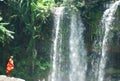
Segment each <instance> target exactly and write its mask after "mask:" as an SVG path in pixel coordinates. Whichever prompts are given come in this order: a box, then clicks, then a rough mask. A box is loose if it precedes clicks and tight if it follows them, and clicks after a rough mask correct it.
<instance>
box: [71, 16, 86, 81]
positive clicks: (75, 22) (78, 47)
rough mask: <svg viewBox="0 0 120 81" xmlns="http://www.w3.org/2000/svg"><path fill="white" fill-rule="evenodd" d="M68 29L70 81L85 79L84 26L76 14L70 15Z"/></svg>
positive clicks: (83, 80) (82, 80)
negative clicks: (69, 31)
mask: <svg viewBox="0 0 120 81" xmlns="http://www.w3.org/2000/svg"><path fill="white" fill-rule="evenodd" d="M70 30H71V33H70V39H69V44H70V81H85V78H86V77H85V75H86V74H85V73H86V69H87V63H86V58H85V57H86V54H87V53H86V50H85V48H84V46H85V45H84V39H83V31H84V26H83V23H82V22H81V19H80V18H79V16H77V15H76V14H72V16H71V24H70Z"/></svg>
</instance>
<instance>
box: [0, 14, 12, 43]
mask: <svg viewBox="0 0 120 81" xmlns="http://www.w3.org/2000/svg"><path fill="white" fill-rule="evenodd" d="M8 24H9V23H2V17H1V16H0V42H2V43H3V44H4V43H5V41H6V42H9V40H10V39H14V36H13V35H12V34H13V33H14V32H12V31H10V30H8V29H6V28H5V26H6V25H8Z"/></svg>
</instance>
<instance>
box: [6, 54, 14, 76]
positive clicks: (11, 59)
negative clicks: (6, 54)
mask: <svg viewBox="0 0 120 81" xmlns="http://www.w3.org/2000/svg"><path fill="white" fill-rule="evenodd" d="M13 69H14V61H13V56H10V59H9V61H8V63H7V67H6V74H7V75H8V76H9V75H10V73H11V71H12V70H13Z"/></svg>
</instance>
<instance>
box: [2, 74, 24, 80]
mask: <svg viewBox="0 0 120 81" xmlns="http://www.w3.org/2000/svg"><path fill="white" fill-rule="evenodd" d="M0 81H25V80H23V79H20V78H15V77H7V76H5V75H0Z"/></svg>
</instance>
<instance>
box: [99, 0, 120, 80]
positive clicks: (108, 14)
mask: <svg viewBox="0 0 120 81" xmlns="http://www.w3.org/2000/svg"><path fill="white" fill-rule="evenodd" d="M119 4H120V0H119V1H116V2H115V3H113V4H112V5H111V6H110V7H109V8H108V9H107V10H105V12H104V14H103V17H102V20H101V23H102V25H101V26H102V30H103V31H104V36H103V40H102V44H101V45H102V46H101V49H102V50H101V54H102V55H101V60H100V65H99V76H98V81H106V80H104V77H105V71H104V70H105V66H106V62H107V51H108V41H109V39H111V35H110V32H111V30H112V29H113V26H112V22H113V20H114V19H115V18H114V14H115V12H116V10H117V7H118V5H119Z"/></svg>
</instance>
